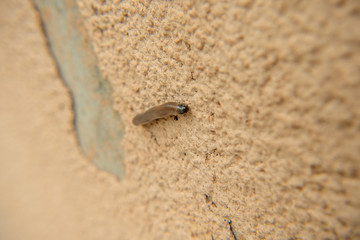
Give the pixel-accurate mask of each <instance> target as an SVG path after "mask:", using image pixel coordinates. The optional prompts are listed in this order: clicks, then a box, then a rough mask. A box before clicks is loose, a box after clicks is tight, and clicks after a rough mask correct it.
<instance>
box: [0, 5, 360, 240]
mask: <svg viewBox="0 0 360 240" xmlns="http://www.w3.org/2000/svg"><path fill="white" fill-rule="evenodd" d="M78 4H79V7H80V10H81V12H82V14H83V16H84V23H85V25H86V27H87V29H88V34H89V37H90V40H91V42H92V44H93V46H94V49H95V52H96V54H97V56H98V60H99V66H100V69H101V72H102V74H103V76H104V77H105V78H106V79H108V80H109V82H110V83H111V85H112V88H113V90H114V95H113V100H114V110H115V111H118V112H120V113H121V115H122V119H123V124H124V126H125V131H126V134H125V138H124V140H123V142H122V143H121V147H122V148H124V149H125V151H126V158H125V166H126V176H125V178H124V179H123V180H122V181H121V182H119V181H117V180H116V179H115V178H114V177H113V176H111V175H110V174H108V173H105V172H102V171H99V170H98V169H96V168H95V167H94V166H93V165H92V164H91V163H90V162H89V161H88V160H87V159H85V158H84V157H83V156H82V155H81V152H80V150H79V148H78V146H77V144H76V139H75V134H74V130H73V129H74V128H73V126H72V119H73V113H72V110H71V99H70V96H69V93H68V91H67V89H66V88H65V86H64V85H63V84H62V81H61V79H60V78H59V76H57V72H56V69H55V66H54V62H53V59H51V56H50V54H49V52H48V49H47V46H46V44H45V39H44V36H43V35H42V32H41V30H40V26H39V21H38V18H37V16H36V13H35V11H34V10H33V9H32V5H31V4H30V3H29V2H27V1H20V0H17V1H15V0H13V1H0V11H1V12H0V13H1V14H0V23H1V25H0V36H1V38H0V63H1V64H0V113H1V118H0V131H1V135H0V136H1V137H0V193H1V194H0V196H1V197H0V216H1V217H0V238H1V239H212V237H213V238H214V239H233V238H234V235H235V237H236V238H237V239H291V238H292V239H295V238H298V239H326V238H328V239H351V238H352V239H356V238H360V209H359V207H360V181H359V180H360V176H359V170H360V157H359V156H360V121H359V119H360V118H359V116H360V108H359V103H360V102H359V94H360V72H359V69H360V28H359V27H358V26H360V16H359V14H360V4H359V2H358V1H357V0H353V1H329V0H318V1H267V0H263V1H260V0H258V1H227V2H225V1H224V2H220V1H152V2H149V1H114V2H112V1H95V0H93V1H91V0H89V1H85V0H79V1H78ZM165 101H180V102H186V103H188V104H189V106H190V107H191V113H190V114H187V115H186V116H180V117H179V120H178V121H175V120H174V119H173V118H167V119H164V120H159V121H156V122H154V123H153V124H150V125H148V126H145V127H137V126H134V125H132V124H131V120H132V118H133V117H134V115H135V114H136V113H138V112H141V111H142V110H144V109H146V108H147V107H150V106H153V105H156V104H158V103H162V102H165ZM155 139H156V141H155ZM230 220H231V221H232V224H231V226H232V231H231V230H230V226H229V224H228V221H230Z"/></svg>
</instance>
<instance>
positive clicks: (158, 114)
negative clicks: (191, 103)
mask: <svg viewBox="0 0 360 240" xmlns="http://www.w3.org/2000/svg"><path fill="white" fill-rule="evenodd" d="M189 110H190V108H189V107H188V106H187V105H185V104H179V103H176V102H167V103H164V104H161V105H159V106H156V107H152V108H150V109H149V110H147V111H145V112H143V113H140V114H138V115H136V116H135V117H134V119H133V121H132V122H133V124H135V125H143V124H147V123H149V122H151V121H154V120H155V119H158V118H163V117H166V116H169V115H176V114H185V113H187V112H188V111H189Z"/></svg>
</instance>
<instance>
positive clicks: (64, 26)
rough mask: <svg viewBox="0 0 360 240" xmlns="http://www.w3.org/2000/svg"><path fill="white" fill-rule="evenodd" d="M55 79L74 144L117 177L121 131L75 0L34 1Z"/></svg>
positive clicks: (119, 175) (120, 164) (120, 165)
mask: <svg viewBox="0 0 360 240" xmlns="http://www.w3.org/2000/svg"><path fill="white" fill-rule="evenodd" d="M33 2H34V6H35V8H36V10H37V12H38V13H39V17H40V22H41V26H42V28H43V32H44V34H45V37H46V40H47V42H48V46H49V50H50V53H51V55H52V57H53V58H54V61H55V63H56V65H57V69H58V72H59V75H60V77H61V78H62V80H63V81H64V83H65V85H66V86H67V87H68V89H69V91H70V93H71V95H72V101H73V109H74V115H75V120H74V125H75V130H76V134H77V138H78V142H79V145H80V147H81V149H82V151H83V153H84V154H85V156H86V157H87V158H89V159H90V160H91V161H92V162H93V163H94V165H95V166H96V167H98V168H99V169H102V170H105V171H107V172H109V173H112V174H113V175H115V176H116V177H117V178H118V179H121V178H122V177H123V176H124V175H125V168H124V164H123V159H124V152H123V150H122V148H121V147H120V142H121V140H122V139H123V135H124V129H123V127H122V122H121V118H120V116H119V115H118V114H117V113H115V112H114V111H113V109H112V100H111V96H112V91H111V87H110V85H109V83H108V81H106V80H105V79H103V77H102V76H101V73H100V71H99V68H98V63H97V59H96V56H95V54H94V52H93V49H92V46H91V44H90V42H89V38H88V37H87V32H86V30H85V27H84V24H83V19H82V17H81V14H80V12H79V10H78V7H77V4H76V2H75V0H33Z"/></svg>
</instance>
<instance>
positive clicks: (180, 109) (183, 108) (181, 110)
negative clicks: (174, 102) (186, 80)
mask: <svg viewBox="0 0 360 240" xmlns="http://www.w3.org/2000/svg"><path fill="white" fill-rule="evenodd" d="M176 110H177V112H178V113H179V114H184V113H187V112H188V111H189V107H188V106H186V105H185V104H179V105H178V106H177V107H176Z"/></svg>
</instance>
